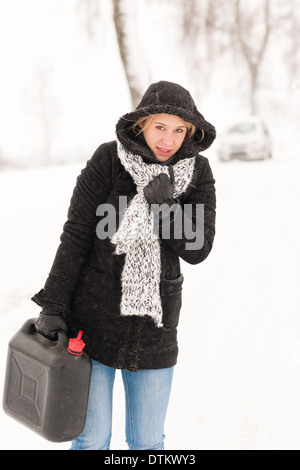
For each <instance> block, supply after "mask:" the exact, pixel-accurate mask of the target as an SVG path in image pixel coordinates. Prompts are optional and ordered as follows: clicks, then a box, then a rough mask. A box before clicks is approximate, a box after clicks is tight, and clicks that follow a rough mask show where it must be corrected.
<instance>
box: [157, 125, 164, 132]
mask: <svg viewBox="0 0 300 470" xmlns="http://www.w3.org/2000/svg"><path fill="white" fill-rule="evenodd" d="M156 129H158V130H159V131H163V130H164V127H163V126H156Z"/></svg>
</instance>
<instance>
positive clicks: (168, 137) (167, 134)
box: [162, 132, 174, 147]
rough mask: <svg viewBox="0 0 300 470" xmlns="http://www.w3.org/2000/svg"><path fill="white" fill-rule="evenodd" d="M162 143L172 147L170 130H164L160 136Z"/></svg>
mask: <svg viewBox="0 0 300 470" xmlns="http://www.w3.org/2000/svg"><path fill="white" fill-rule="evenodd" d="M162 143H163V144H164V145H166V146H168V147H172V146H173V143H174V139H173V135H172V133H171V132H165V133H164V135H163V138H162Z"/></svg>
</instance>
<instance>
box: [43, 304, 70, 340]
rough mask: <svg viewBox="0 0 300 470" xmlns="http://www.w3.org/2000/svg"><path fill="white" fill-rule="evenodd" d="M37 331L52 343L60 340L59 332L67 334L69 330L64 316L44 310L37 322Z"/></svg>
mask: <svg viewBox="0 0 300 470" xmlns="http://www.w3.org/2000/svg"><path fill="white" fill-rule="evenodd" d="M35 329H36V331H37V332H38V333H40V334H41V335H42V336H45V338H48V339H50V340H51V341H56V340H57V339H58V336H57V331H58V330H61V331H63V332H64V333H65V334H67V332H68V328H67V325H66V322H65V319H64V317H63V315H58V314H51V313H50V312H49V311H46V310H43V311H42V312H41V313H40V315H39V318H38V319H37V321H36V322H35Z"/></svg>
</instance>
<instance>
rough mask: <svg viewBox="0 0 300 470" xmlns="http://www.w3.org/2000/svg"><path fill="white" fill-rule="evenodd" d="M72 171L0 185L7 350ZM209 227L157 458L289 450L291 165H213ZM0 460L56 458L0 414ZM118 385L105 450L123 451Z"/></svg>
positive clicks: (295, 357)
mask: <svg viewBox="0 0 300 470" xmlns="http://www.w3.org/2000/svg"><path fill="white" fill-rule="evenodd" d="M81 166H82V165H78V164H76V165H66V166H57V167H51V168H45V169H44V168H42V169H30V170H19V171H6V172H3V173H0V198H1V204H2V208H1V218H2V224H1V235H0V236H1V246H0V256H1V287H2V288H1V293H0V315H1V320H2V327H1V337H0V348H1V350H0V352H1V357H2V359H1V372H0V387H1V388H0V389H1V393H2V389H3V381H4V372H5V358H6V350H7V343H8V341H9V339H10V337H11V336H12V335H13V334H14V333H15V332H16V331H17V330H18V329H19V327H20V326H21V325H22V324H23V322H24V321H25V320H27V319H28V318H30V317H35V316H37V315H38V312H39V309H38V307H36V306H35V305H34V304H33V303H32V302H31V301H30V297H31V295H32V294H33V293H35V292H36V291H37V290H39V289H40V288H41V287H42V286H43V284H44V281H45V279H46V276H47V274H48V272H49V269H50V267H51V264H52V261H53V257H54V254H55V251H56V248H57V245H58V242H59V236H60V233H61V229H62V225H63V223H64V221H65V217H66V210H67V207H68V204H69V199H70V195H71V191H72V189H73V186H74V184H75V179H76V176H77V174H78V172H79V171H80V168H81ZM212 166H213V171H214V174H215V177H216V180H217V192H218V220H217V236H216V241H215V246H214V250H213V252H212V253H211V255H210V257H209V259H208V260H207V261H205V263H203V264H202V265H199V266H189V265H187V264H185V263H182V270H183V273H184V275H185V287H184V300H183V308H182V315H181V324H180V329H179V342H180V356H179V363H178V365H177V367H176V372H175V379H174V386H173V391H172V397H171V402H170V407H169V413H168V419H167V423H166V436H167V438H166V448H167V449H177V450H187V449H212V450H218V449H249V450H254V449H255V450H257V449H274V450H275V449H287V450H291V449H295V450H299V449H300V400H299V396H300V380H299V366H300V315H299V313H300V293H299V292H300V290H299V278H300V276H299V274H300V272H299V271H300V260H299V259H300V256H299V255H300V253H299V251H300V249H299V239H300V223H299V218H298V216H297V213H298V210H297V205H298V203H299V200H300V185H299V174H300V160H299V159H297V158H294V159H293V158H288V157H287V158H284V157H282V158H281V159H275V160H274V161H268V162H254V163H246V162H233V163H230V164H220V163H218V162H215V161H213V162H212ZM0 414H1V439H0V442H1V444H0V445H1V449H33V450H38V449H53V450H54V449H67V448H69V444H68V443H64V444H52V443H49V442H47V441H45V440H44V439H41V438H39V437H38V436H37V435H36V434H34V433H33V432H31V431H29V430H27V429H26V428H24V427H23V426H21V425H19V424H18V423H16V422H14V421H13V420H12V419H10V418H8V417H7V416H6V415H5V414H4V412H3V411H2V410H1V411H0ZM124 426H125V420H124V398H123V390H122V382H121V378H120V374H118V376H117V381H116V387H115V396H114V433H113V439H112V446H111V448H112V449H125V448H126V445H125V438H124Z"/></svg>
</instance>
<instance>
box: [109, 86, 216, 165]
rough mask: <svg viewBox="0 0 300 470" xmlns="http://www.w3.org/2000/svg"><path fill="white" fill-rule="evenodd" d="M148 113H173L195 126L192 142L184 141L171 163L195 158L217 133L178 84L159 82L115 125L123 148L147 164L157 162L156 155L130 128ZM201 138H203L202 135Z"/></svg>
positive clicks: (141, 136) (187, 93) (142, 138)
mask: <svg viewBox="0 0 300 470" xmlns="http://www.w3.org/2000/svg"><path fill="white" fill-rule="evenodd" d="M151 114H172V115H175V116H179V117H180V118H182V119H184V120H185V121H186V122H190V123H191V124H194V125H195V126H196V132H195V134H194V136H193V137H192V138H191V139H187V140H185V141H184V142H183V144H182V146H181V147H180V149H179V151H178V152H177V153H176V154H175V155H174V156H173V157H171V158H172V163H176V161H178V160H180V159H182V158H187V157H192V156H195V153H199V152H201V151H203V150H205V149H207V148H208V147H210V146H211V144H212V143H213V141H214V140H215V138H216V130H215V128H214V126H213V125H212V124H210V123H209V122H208V121H206V119H205V118H204V116H203V115H202V114H201V113H200V112H199V111H198V109H197V107H196V105H195V103H194V100H193V98H192V97H191V95H190V93H189V92H188V91H187V90H186V89H185V88H183V87H182V86H180V85H177V84H176V83H172V82H166V81H160V82H157V83H153V84H152V85H150V86H149V88H148V89H147V91H146V92H145V94H144V96H143V97H142V100H141V102H140V103H139V104H138V106H137V107H136V109H135V110H134V111H132V112H130V113H127V114H125V115H124V116H122V117H121V118H120V119H119V121H118V123H117V126H116V133H117V138H118V139H119V140H120V142H121V143H122V144H123V145H124V147H125V148H127V149H128V150H130V151H131V152H133V153H138V154H140V155H141V156H142V157H143V158H144V159H145V160H148V161H149V162H157V160H156V157H155V155H154V154H153V152H152V151H151V149H150V148H149V147H148V145H147V143H146V141H145V139H144V137H143V135H142V134H140V135H139V136H138V137H137V136H136V135H135V134H134V133H133V131H132V130H131V127H132V125H133V124H134V123H135V122H136V121H137V120H138V119H140V118H142V117H145V116H149V115H151ZM202 131H203V132H204V138H203V132H202Z"/></svg>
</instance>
